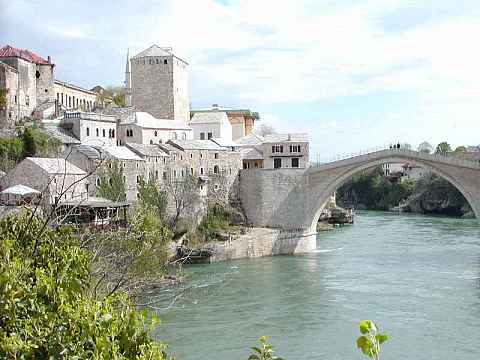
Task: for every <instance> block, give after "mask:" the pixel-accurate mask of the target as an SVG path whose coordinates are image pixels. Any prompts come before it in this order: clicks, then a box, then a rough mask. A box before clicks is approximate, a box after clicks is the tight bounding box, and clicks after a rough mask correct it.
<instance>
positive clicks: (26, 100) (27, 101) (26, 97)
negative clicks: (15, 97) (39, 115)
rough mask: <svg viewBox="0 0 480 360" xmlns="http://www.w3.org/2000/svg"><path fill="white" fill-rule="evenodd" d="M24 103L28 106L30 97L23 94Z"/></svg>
mask: <svg viewBox="0 0 480 360" xmlns="http://www.w3.org/2000/svg"><path fill="white" fill-rule="evenodd" d="M25 105H27V106H30V97H29V96H28V95H25Z"/></svg>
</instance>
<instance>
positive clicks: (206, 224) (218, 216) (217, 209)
mask: <svg viewBox="0 0 480 360" xmlns="http://www.w3.org/2000/svg"><path fill="white" fill-rule="evenodd" d="M229 227H230V214H229V213H228V212H227V211H226V210H225V208H224V207H222V206H221V205H218V204H214V205H210V206H209V208H208V210H207V213H206V214H205V216H204V217H203V219H202V222H201V223H200V225H199V226H198V231H199V232H200V233H201V234H202V235H203V236H204V237H205V239H206V240H211V239H213V238H214V237H215V234H216V232H218V231H219V230H226V229H228V228H229Z"/></svg>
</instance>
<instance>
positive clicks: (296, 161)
mask: <svg viewBox="0 0 480 360" xmlns="http://www.w3.org/2000/svg"><path fill="white" fill-rule="evenodd" d="M298 166H299V161H298V158H292V168H298Z"/></svg>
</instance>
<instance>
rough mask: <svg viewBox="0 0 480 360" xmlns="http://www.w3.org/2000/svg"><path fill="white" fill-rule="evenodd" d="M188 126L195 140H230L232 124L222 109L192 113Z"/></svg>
mask: <svg viewBox="0 0 480 360" xmlns="http://www.w3.org/2000/svg"><path fill="white" fill-rule="evenodd" d="M190 126H191V128H192V130H193V138H194V139H195V140H211V139H213V138H221V139H224V140H225V141H230V142H231V141H232V134H233V132H232V124H231V123H230V121H229V120H228V116H227V113H226V112H224V111H215V112H198V113H194V114H193V116H192V119H191V120H190Z"/></svg>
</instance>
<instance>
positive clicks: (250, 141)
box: [236, 133, 264, 146]
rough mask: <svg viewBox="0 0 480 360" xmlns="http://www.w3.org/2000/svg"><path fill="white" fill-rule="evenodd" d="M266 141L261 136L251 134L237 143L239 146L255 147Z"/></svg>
mask: <svg viewBox="0 0 480 360" xmlns="http://www.w3.org/2000/svg"><path fill="white" fill-rule="evenodd" d="M263 141H264V139H263V137H261V136H260V135H257V134H254V133H251V134H249V135H247V136H244V137H242V138H240V139H238V140H237V141H236V143H237V145H238V146H255V145H261V144H262V143H263Z"/></svg>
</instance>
